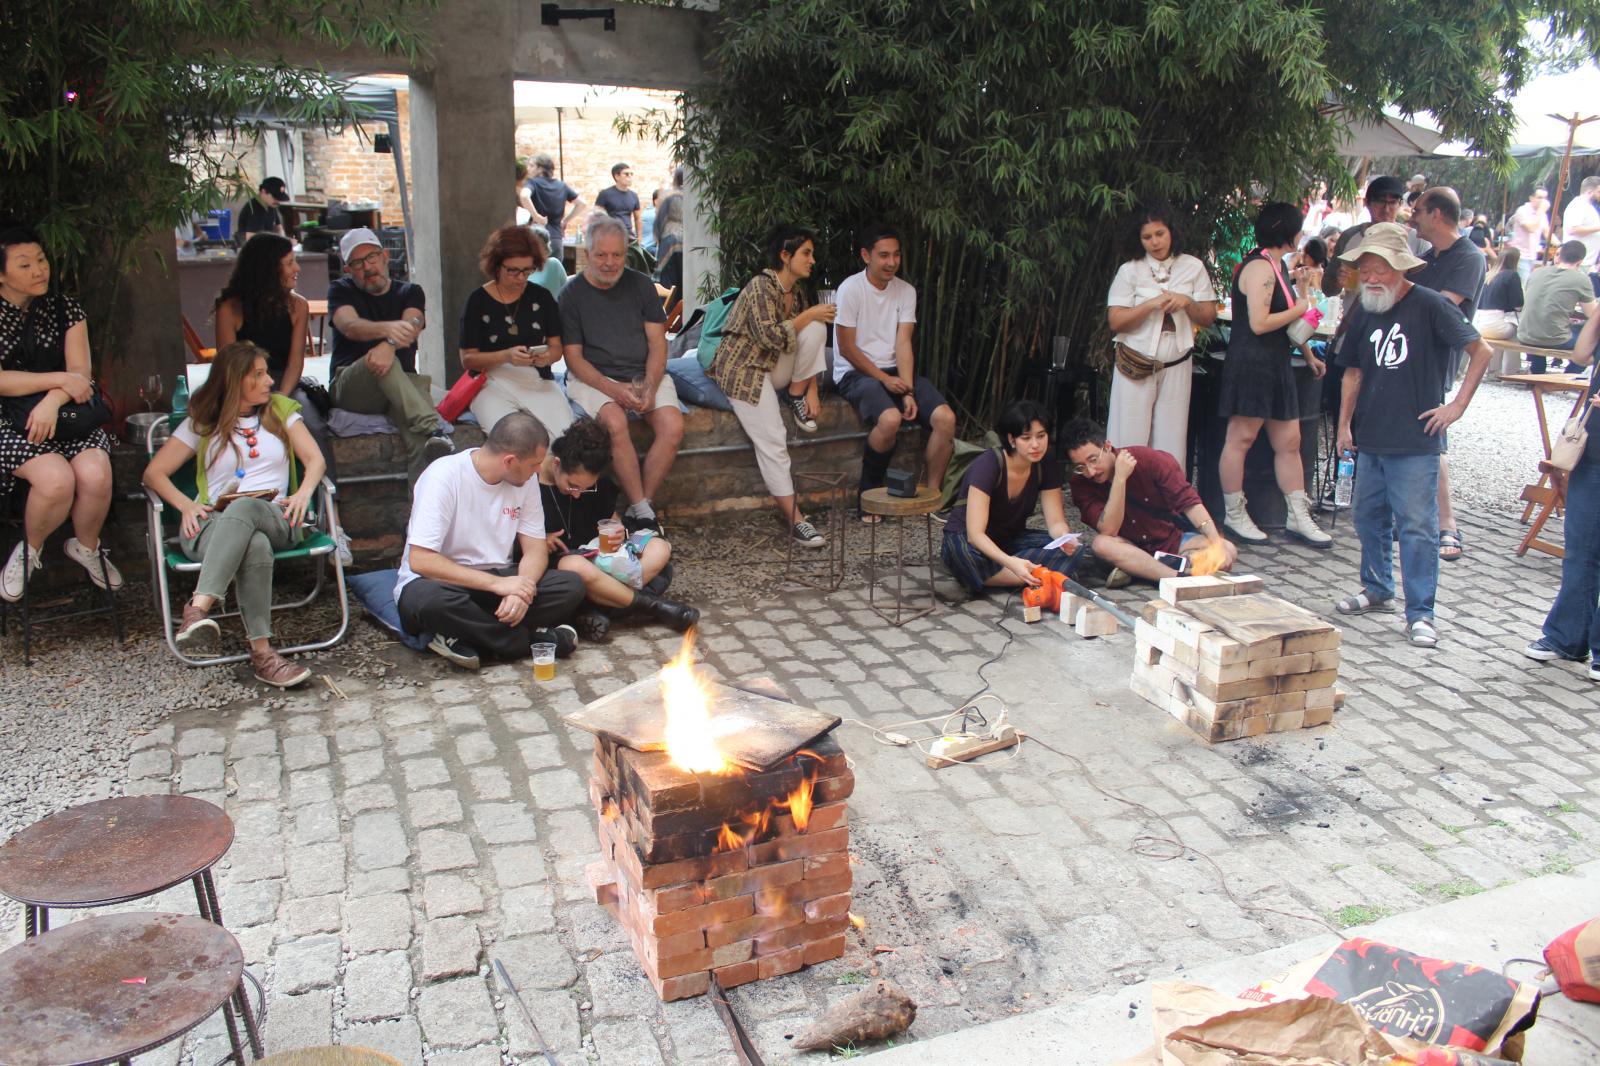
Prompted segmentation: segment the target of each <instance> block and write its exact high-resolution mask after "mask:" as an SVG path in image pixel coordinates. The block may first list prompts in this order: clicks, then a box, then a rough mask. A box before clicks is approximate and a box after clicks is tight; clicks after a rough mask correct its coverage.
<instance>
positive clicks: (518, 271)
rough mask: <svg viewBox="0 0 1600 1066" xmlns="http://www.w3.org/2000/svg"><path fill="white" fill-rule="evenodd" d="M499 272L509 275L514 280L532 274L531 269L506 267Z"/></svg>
mask: <svg viewBox="0 0 1600 1066" xmlns="http://www.w3.org/2000/svg"><path fill="white" fill-rule="evenodd" d="M500 272H501V273H502V274H510V275H511V276H512V277H514V278H525V277H527V276H528V275H529V274H532V273H533V267H508V266H502V267H501V268H500Z"/></svg>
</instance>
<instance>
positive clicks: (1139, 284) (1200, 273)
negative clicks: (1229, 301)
mask: <svg viewBox="0 0 1600 1066" xmlns="http://www.w3.org/2000/svg"><path fill="white" fill-rule="evenodd" d="M1167 264H1168V265H1170V266H1171V269H1172V274H1171V276H1170V277H1168V278H1167V280H1166V282H1165V283H1162V282H1159V281H1157V280H1156V271H1157V270H1158V269H1159V266H1158V265H1157V264H1156V261H1155V260H1154V259H1151V258H1150V257H1149V256H1148V255H1147V256H1145V257H1144V258H1142V259H1133V260H1130V261H1129V262H1126V263H1123V264H1122V265H1121V266H1119V267H1118V268H1117V274H1116V277H1114V278H1112V279H1111V292H1110V293H1109V294H1107V296H1106V306H1107V307H1137V306H1139V305H1140V304H1142V303H1144V302H1145V301H1146V300H1153V299H1155V298H1156V297H1157V296H1160V295H1161V293H1162V292H1174V293H1177V294H1178V295H1179V296H1187V297H1189V299H1191V300H1215V299H1216V298H1217V290H1216V289H1215V288H1213V287H1212V284H1211V278H1210V276H1209V275H1207V274H1206V267H1205V264H1204V263H1202V262H1200V260H1198V259H1196V258H1195V257H1194V256H1192V255H1175V256H1171V257H1170V258H1168V260H1167ZM1164 317H1165V316H1164V315H1162V313H1161V312H1160V311H1152V312H1150V313H1149V314H1148V315H1145V316H1144V320H1143V321H1141V322H1140V323H1139V324H1138V325H1137V326H1135V327H1134V328H1133V329H1131V330H1127V331H1126V332H1123V333H1118V334H1117V340H1119V341H1121V342H1122V343H1123V344H1126V345H1127V346H1128V347H1130V348H1132V349H1133V350H1134V351H1136V352H1138V353H1139V354H1140V355H1143V356H1145V357H1147V358H1153V357H1154V356H1155V352H1156V347H1157V345H1159V344H1160V342H1161V323H1162V319H1163V318H1164ZM1172 321H1173V323H1174V324H1175V325H1176V326H1177V327H1178V330H1177V334H1176V336H1175V338H1174V339H1175V340H1176V341H1177V354H1178V355H1182V354H1183V353H1184V352H1186V351H1188V350H1189V349H1190V348H1193V347H1194V324H1193V323H1192V322H1190V321H1189V314H1188V312H1186V311H1174V312H1173V313H1172Z"/></svg>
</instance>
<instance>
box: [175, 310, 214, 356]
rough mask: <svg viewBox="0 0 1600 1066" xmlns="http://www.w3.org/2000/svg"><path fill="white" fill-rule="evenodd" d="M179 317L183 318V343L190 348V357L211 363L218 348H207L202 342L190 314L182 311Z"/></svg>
mask: <svg viewBox="0 0 1600 1066" xmlns="http://www.w3.org/2000/svg"><path fill="white" fill-rule="evenodd" d="M178 317H179V318H181V319H183V343H184V346H185V347H186V348H188V349H189V356H190V358H191V359H193V360H194V361H195V362H196V363H209V362H210V361H211V360H212V358H213V357H214V356H215V355H216V354H217V350H216V349H215V348H207V347H206V346H205V345H204V344H203V343H201V341H200V334H199V333H198V332H196V330H195V328H194V323H193V322H190V321H189V316H188V315H186V314H184V313H183V312H181V311H180V312H179V313H178Z"/></svg>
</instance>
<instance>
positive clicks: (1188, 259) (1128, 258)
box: [1106, 204, 1217, 466]
mask: <svg viewBox="0 0 1600 1066" xmlns="http://www.w3.org/2000/svg"><path fill="white" fill-rule="evenodd" d="M1121 251H1122V255H1123V258H1124V262H1123V264H1122V265H1121V266H1120V267H1118V268H1117V274H1116V277H1114V278H1112V279H1111V292H1110V294H1109V295H1108V296H1107V297H1106V305H1107V317H1108V319H1109V320H1110V325H1111V330H1112V332H1113V333H1115V334H1116V343H1117V348H1116V358H1117V367H1116V371H1115V373H1114V375H1113V377H1112V381H1111V417H1110V419H1109V420H1108V423H1109V424H1108V425H1107V433H1108V434H1109V436H1110V438H1111V443H1112V444H1113V445H1114V446H1116V447H1118V448H1122V447H1126V446H1128V445H1130V444H1138V445H1143V446H1145V447H1150V448H1159V449H1160V450H1161V451H1164V452H1166V453H1167V454H1169V455H1171V456H1172V457H1173V458H1174V459H1176V460H1177V461H1178V465H1179V466H1183V465H1184V463H1185V461H1186V457H1187V451H1188V439H1189V387H1190V381H1191V379H1192V377H1193V373H1194V366H1193V364H1192V363H1190V362H1189V354H1190V350H1191V349H1192V348H1193V347H1194V333H1195V329H1196V327H1204V326H1209V325H1211V323H1213V322H1215V321H1216V318H1217V302H1216V300H1217V294H1216V288H1215V287H1214V286H1213V285H1212V284H1211V278H1210V277H1209V276H1208V275H1207V274H1206V268H1205V264H1204V263H1202V262H1200V260H1198V259H1196V258H1195V257H1194V256H1192V255H1184V254H1183V253H1181V252H1180V251H1178V238H1177V231H1176V229H1175V227H1174V226H1173V222H1172V210H1171V208H1169V207H1167V206H1166V205H1164V204H1142V205H1140V206H1139V207H1138V208H1137V209H1136V210H1135V211H1134V212H1133V214H1132V215H1130V216H1128V218H1127V219H1126V220H1125V221H1124V223H1123V230H1122V248H1121Z"/></svg>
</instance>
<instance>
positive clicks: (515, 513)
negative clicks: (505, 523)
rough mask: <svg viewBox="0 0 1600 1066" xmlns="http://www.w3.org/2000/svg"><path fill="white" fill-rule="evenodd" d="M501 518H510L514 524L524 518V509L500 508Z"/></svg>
mask: <svg viewBox="0 0 1600 1066" xmlns="http://www.w3.org/2000/svg"><path fill="white" fill-rule="evenodd" d="M500 517H501V518H509V519H511V520H512V521H513V522H515V521H516V520H517V519H519V518H521V517H522V508H521V507H502V508H500Z"/></svg>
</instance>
